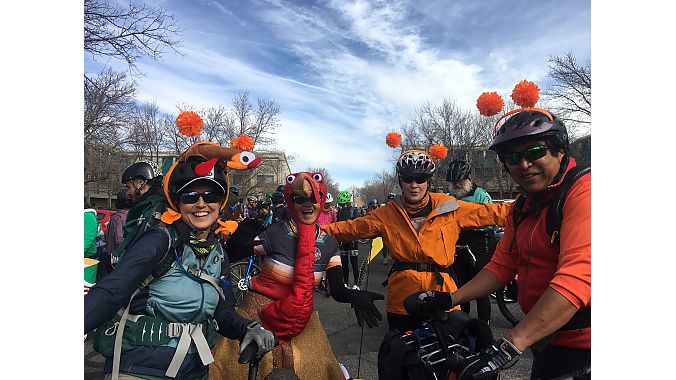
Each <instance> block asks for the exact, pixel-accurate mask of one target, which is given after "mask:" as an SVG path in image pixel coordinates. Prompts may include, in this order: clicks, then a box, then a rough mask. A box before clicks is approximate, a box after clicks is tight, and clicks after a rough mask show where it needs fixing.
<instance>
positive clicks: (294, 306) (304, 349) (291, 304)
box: [209, 172, 343, 380]
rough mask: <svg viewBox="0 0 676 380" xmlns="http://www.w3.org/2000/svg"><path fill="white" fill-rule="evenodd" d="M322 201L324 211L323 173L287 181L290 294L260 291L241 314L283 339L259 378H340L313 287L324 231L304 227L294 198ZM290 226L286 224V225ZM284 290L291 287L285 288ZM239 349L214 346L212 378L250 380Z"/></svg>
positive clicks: (249, 296) (233, 344) (224, 344)
mask: <svg viewBox="0 0 676 380" xmlns="http://www.w3.org/2000/svg"><path fill="white" fill-rule="evenodd" d="M294 195H298V196H302V197H305V198H314V199H318V200H320V210H321V209H322V208H323V207H324V203H325V199H326V184H325V183H324V181H323V178H322V175H321V173H308V172H301V173H294V174H290V175H288V176H287V178H286V185H285V187H284V199H285V200H286V203H287V204H288V205H290V207H289V211H290V212H291V214H292V216H293V220H294V221H295V226H294V227H295V228H297V230H296V231H294V232H297V245H296V252H295V262H294V266H293V268H294V271H293V283H292V285H291V289H290V292H288V293H286V295H284V296H282V297H280V298H279V299H276V300H274V299H272V298H269V297H267V296H265V295H263V294H261V293H257V292H254V291H251V292H249V293H247V295H246V296H245V298H244V301H243V302H242V304H241V305H240V309H239V310H238V312H240V314H242V315H243V316H245V317H247V318H251V319H257V320H260V322H261V324H262V325H263V327H265V328H266V329H268V330H270V331H272V332H273V333H274V334H275V335H276V336H277V337H279V339H280V345H279V346H278V347H276V348H275V349H274V350H273V351H272V355H266V356H265V357H263V360H262V361H261V363H260V366H259V372H258V373H259V379H262V378H263V377H264V376H265V375H266V374H268V373H269V372H271V371H272V369H273V367H274V368H278V367H284V368H290V369H292V370H293V371H294V372H296V374H297V375H298V376H299V378H300V379H302V380H305V379H308V380H309V379H313V380H317V379H319V380H321V379H327V380H334V379H335V380H341V379H343V375H342V372H341V370H340V366H339V364H338V362H337V360H336V358H335V355H334V353H333V350H332V349H331V346H330V345H329V342H328V339H327V337H326V333H325V332H324V329H323V328H322V326H321V323H320V322H319V317H318V315H317V313H316V312H315V313H313V306H314V305H313V287H314V284H315V275H314V262H315V241H316V238H317V235H316V234H317V232H318V231H319V230H318V228H317V226H316V221H315V223H312V224H304V223H302V222H301V219H300V216H299V215H298V214H297V213H296V210H295V209H294V207H293V206H292V205H293V199H292V198H293V196H294ZM281 223H285V222H281ZM279 286H286V285H283V284H280V285H279ZM237 354H238V345H237V342H233V341H231V340H227V339H220V340H219V341H217V343H216V347H215V348H214V357H215V358H216V361H215V362H214V363H213V364H212V366H211V368H210V370H209V379H239V378H246V374H247V370H248V367H247V366H246V365H242V364H238V362H237Z"/></svg>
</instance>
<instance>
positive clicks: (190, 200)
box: [179, 191, 224, 205]
mask: <svg viewBox="0 0 676 380" xmlns="http://www.w3.org/2000/svg"><path fill="white" fill-rule="evenodd" d="M200 197H202V199H203V200H204V203H220V202H221V201H222V200H223V198H224V196H223V194H220V193H214V192H212V191H205V192H203V193H198V192H197V191H190V192H187V193H182V194H181V195H180V198H179V199H180V201H181V203H185V204H189V205H191V204H195V203H197V201H198V200H199V199H200Z"/></svg>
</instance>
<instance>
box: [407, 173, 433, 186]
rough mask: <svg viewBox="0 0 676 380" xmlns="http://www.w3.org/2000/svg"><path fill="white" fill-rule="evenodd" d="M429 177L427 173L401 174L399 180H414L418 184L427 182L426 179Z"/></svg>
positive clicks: (408, 181) (409, 181)
mask: <svg viewBox="0 0 676 380" xmlns="http://www.w3.org/2000/svg"><path fill="white" fill-rule="evenodd" d="M428 179H430V176H427V175H403V176H401V180H402V181H404V183H412V182H413V181H415V183H417V184H418V185H420V184H423V183H425V182H427V180H428Z"/></svg>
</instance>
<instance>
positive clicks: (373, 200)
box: [369, 199, 378, 207]
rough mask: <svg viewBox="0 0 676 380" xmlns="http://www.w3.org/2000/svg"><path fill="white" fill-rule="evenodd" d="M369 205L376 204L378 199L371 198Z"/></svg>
mask: <svg viewBox="0 0 676 380" xmlns="http://www.w3.org/2000/svg"><path fill="white" fill-rule="evenodd" d="M369 206H376V207H377V206H378V200H377V199H371V201H370V202H369Z"/></svg>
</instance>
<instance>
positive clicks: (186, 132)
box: [176, 111, 204, 137]
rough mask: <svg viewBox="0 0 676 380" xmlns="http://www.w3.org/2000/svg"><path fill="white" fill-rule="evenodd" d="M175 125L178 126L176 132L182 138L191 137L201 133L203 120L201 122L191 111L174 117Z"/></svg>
mask: <svg viewBox="0 0 676 380" xmlns="http://www.w3.org/2000/svg"><path fill="white" fill-rule="evenodd" d="M176 125H177V126H178V131H179V132H181V134H182V135H183V136H188V137H192V136H197V135H199V134H200V132H202V128H204V120H202V118H201V117H200V115H198V114H196V113H194V112H192V111H183V112H181V113H179V114H178V116H177V117H176Z"/></svg>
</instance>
